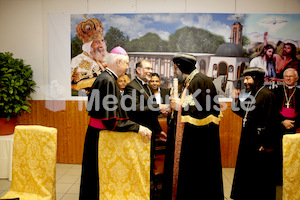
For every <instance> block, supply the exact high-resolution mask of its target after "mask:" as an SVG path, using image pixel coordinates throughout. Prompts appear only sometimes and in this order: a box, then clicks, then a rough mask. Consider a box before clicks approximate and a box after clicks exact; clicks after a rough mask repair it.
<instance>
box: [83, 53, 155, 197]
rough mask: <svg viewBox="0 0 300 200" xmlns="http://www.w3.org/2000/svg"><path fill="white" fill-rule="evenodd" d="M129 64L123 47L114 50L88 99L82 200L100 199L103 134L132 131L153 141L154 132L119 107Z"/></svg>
mask: <svg viewBox="0 0 300 200" xmlns="http://www.w3.org/2000/svg"><path fill="white" fill-rule="evenodd" d="M128 62H129V58H128V55H127V52H126V51H125V50H124V49H123V48H122V47H116V48H114V49H113V50H112V51H111V53H110V54H109V56H108V58H107V65H108V66H107V68H106V70H105V71H104V72H102V73H101V74H100V75H99V76H98V77H97V79H96V80H95V82H94V84H93V86H92V90H91V93H90V94H89V96H88V103H87V110H88V111H89V115H90V122H89V126H88V129H87V132H86V136H85V144H84V152H83V160H82V174H81V184H80V194H79V199H80V200H97V199H99V187H100V186H99V172H98V139H99V132H100V131H101V130H112V131H120V132H128V131H133V132H137V133H139V134H141V136H142V139H143V140H145V141H149V140H150V139H151V134H152V132H151V131H150V130H149V129H148V128H146V127H144V126H142V125H139V124H137V123H135V122H133V121H130V120H129V118H128V117H127V113H126V112H125V111H124V110H123V109H122V108H121V105H120V99H121V94H120V91H119V88H118V86H117V78H118V77H119V76H122V75H124V74H125V72H126V70H127V68H128ZM108 97H109V98H108ZM106 98H108V99H106ZM105 99H106V100H105ZM108 101H109V102H108Z"/></svg>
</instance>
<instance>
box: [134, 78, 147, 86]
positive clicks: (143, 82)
mask: <svg viewBox="0 0 300 200" xmlns="http://www.w3.org/2000/svg"><path fill="white" fill-rule="evenodd" d="M136 78H137V79H138V80H139V81H141V82H142V84H143V85H145V84H147V82H145V81H143V80H142V79H140V78H139V77H138V76H137V77H136Z"/></svg>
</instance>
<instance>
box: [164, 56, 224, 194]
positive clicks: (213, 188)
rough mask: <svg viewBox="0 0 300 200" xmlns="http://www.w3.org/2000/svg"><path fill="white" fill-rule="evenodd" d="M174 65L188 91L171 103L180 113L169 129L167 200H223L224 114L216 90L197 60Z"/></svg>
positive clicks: (179, 58) (180, 59)
mask: <svg viewBox="0 0 300 200" xmlns="http://www.w3.org/2000/svg"><path fill="white" fill-rule="evenodd" d="M173 62H174V74H175V76H177V77H178V79H179V80H184V86H183V88H184V91H183V92H182V94H181V98H171V103H170V105H171V108H172V109H174V110H177V111H178V112H176V113H175V114H174V116H175V120H173V122H174V123H171V124H170V125H169V126H170V129H169V131H168V139H167V150H166V161H165V162H166V163H165V168H164V174H165V175H164V176H165V177H164V182H163V199H164V200H170V199H173V200H174V199H177V200H186V199H213V200H223V199H224V192H223V180H222V165H221V153H220V138H219V122H220V116H221V113H220V107H219V104H218V101H217V100H216V99H214V97H215V96H216V95H217V92H216V89H215V87H214V85H213V83H212V81H211V80H210V79H209V78H208V77H207V76H206V75H204V74H202V73H200V72H199V71H198V70H197V69H196V67H195V64H196V58H195V57H194V56H192V55H188V54H176V55H175V56H174V58H173ZM178 113H181V114H178ZM176 117H177V119H176ZM178 119H179V120H178ZM174 125H175V126H174ZM180 129H181V130H180ZM171 130H172V131H173V132H171ZM178 149H179V151H178Z"/></svg>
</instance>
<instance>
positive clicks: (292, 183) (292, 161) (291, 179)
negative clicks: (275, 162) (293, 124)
mask: <svg viewBox="0 0 300 200" xmlns="http://www.w3.org/2000/svg"><path fill="white" fill-rule="evenodd" d="M299 188H300V134H292V135H289V134H287V135H284V136H283V194H282V199H283V200H294V199H295V200H296V199H300V189H299Z"/></svg>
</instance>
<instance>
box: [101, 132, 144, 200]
mask: <svg viewBox="0 0 300 200" xmlns="http://www.w3.org/2000/svg"><path fill="white" fill-rule="evenodd" d="M99 184H100V194H99V199H100V200H114V199H122V200H150V142H143V141H142V140H141V135H140V134H137V133H134V132H115V131H108V130H103V131H101V132H100V136H99Z"/></svg>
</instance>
